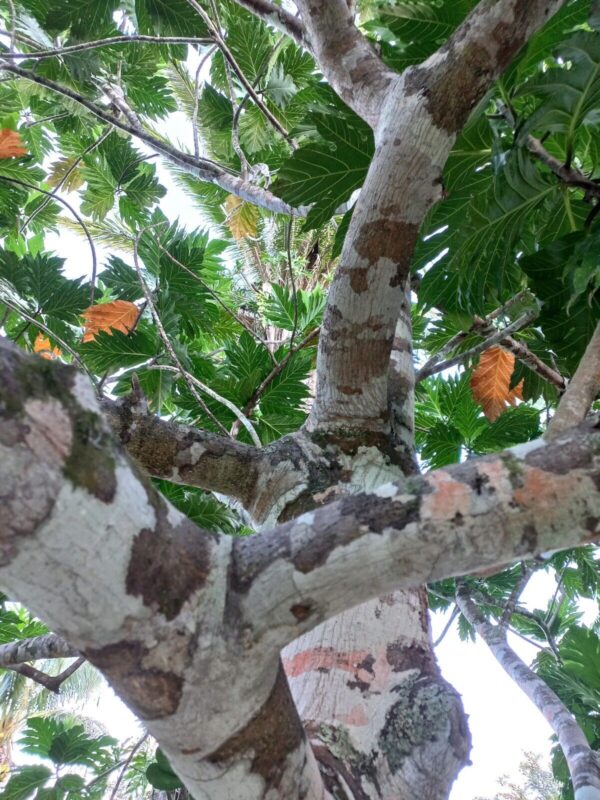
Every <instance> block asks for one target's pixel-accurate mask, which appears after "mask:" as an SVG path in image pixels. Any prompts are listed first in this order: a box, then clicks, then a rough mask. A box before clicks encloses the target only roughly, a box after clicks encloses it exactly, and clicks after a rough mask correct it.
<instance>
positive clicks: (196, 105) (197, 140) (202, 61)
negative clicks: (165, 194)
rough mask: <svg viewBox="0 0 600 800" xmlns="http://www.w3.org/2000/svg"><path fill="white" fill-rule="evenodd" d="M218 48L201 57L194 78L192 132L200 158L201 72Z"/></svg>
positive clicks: (195, 149) (196, 154) (195, 152)
mask: <svg viewBox="0 0 600 800" xmlns="http://www.w3.org/2000/svg"><path fill="white" fill-rule="evenodd" d="M216 49H217V46H216V45H213V47H211V48H210V50H209V51H208V52H207V53H206V54H205V55H204V56H203V57H202V58H201V59H200V63H199V64H198V68H197V69H196V78H195V80H194V112H193V114H192V134H193V137H194V155H195V156H196V158H200V137H199V135H198V111H199V108H200V103H199V100H200V97H199V94H200V73H201V72H202V68H203V67H204V65H205V64H206V62H207V61H208V59H209V58H210V57H211V56H212V54H213V53H214V52H215V50H216Z"/></svg>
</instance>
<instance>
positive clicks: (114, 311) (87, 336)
mask: <svg viewBox="0 0 600 800" xmlns="http://www.w3.org/2000/svg"><path fill="white" fill-rule="evenodd" d="M139 313H140V311H139V308H138V307H137V306H136V305H135V303H130V302H129V301H128V300H113V301H112V302H110V303H101V304H100V305H96V306H90V307H89V308H86V310H85V311H84V312H83V313H82V315H81V316H82V317H83V318H84V320H85V325H84V333H83V341H84V342H93V341H94V339H95V338H96V334H97V333H100V331H105V332H106V333H109V334H111V335H112V332H113V331H120V332H121V333H129V331H130V330H131V329H132V328H133V326H134V325H135V323H136V322H137V318H138V315H139Z"/></svg>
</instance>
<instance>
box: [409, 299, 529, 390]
mask: <svg viewBox="0 0 600 800" xmlns="http://www.w3.org/2000/svg"><path fill="white" fill-rule="evenodd" d="M538 313H539V312H538V310H537V309H535V310H530V311H526V312H525V313H524V314H522V315H521V316H520V317H519V318H518V319H516V320H515V321H514V322H511V324H510V325H507V326H506V328H502V330H498V331H495V332H494V333H492V334H491V335H490V336H489V337H488V338H487V339H485V340H484V341H483V342H479V344H476V345H475V346H474V347H471V348H470V349H469V350H465V352H464V353H459V355H457V356H454V357H453V358H450V359H448V360H447V361H442V362H439V363H435V364H430V363H429V362H428V363H427V364H425V366H424V367H423V368H422V369H420V370H419V372H418V373H417V375H416V382H417V383H419V382H420V381H422V380H424V379H425V378H428V377H430V376H431V375H435V374H436V373H438V372H442V371H443V370H445V369H449V368H450V367H454V366H456V365H457V364H460V363H462V362H463V361H467V360H469V359H471V358H474V357H475V356H477V355H479V354H480V353H482V352H483V351H484V350H487V349H488V348H490V347H493V346H494V345H497V344H500V343H501V342H502V340H503V339H504V338H506V337H507V336H509V335H510V334H511V333H515V332H516V331H520V330H521V329H522V328H526V327H527V326H528V325H530V324H531V323H532V322H533V320H534V319H535V318H536V317H537V316H538Z"/></svg>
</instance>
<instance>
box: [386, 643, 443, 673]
mask: <svg viewBox="0 0 600 800" xmlns="http://www.w3.org/2000/svg"><path fill="white" fill-rule="evenodd" d="M385 657H386V659H387V662H388V664H389V665H390V666H391V668H392V672H406V671H407V670H409V669H416V670H418V671H419V672H420V673H421V674H423V675H437V674H438V670H437V667H436V663H435V659H434V657H433V653H432V652H431V650H429V649H427V648H425V647H420V646H419V645H416V644H411V645H406V644H405V643H403V642H391V643H390V644H388V646H387V648H386V652H385Z"/></svg>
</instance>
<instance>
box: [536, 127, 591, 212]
mask: <svg viewBox="0 0 600 800" xmlns="http://www.w3.org/2000/svg"><path fill="white" fill-rule="evenodd" d="M527 147H528V148H529V150H530V151H531V152H532V153H533V155H535V156H536V157H537V158H538V159H539V160H540V161H541V162H542V163H544V164H545V165H546V166H547V167H548V168H549V169H550V170H551V171H552V172H553V173H554V174H555V175H556V176H557V177H559V178H560V179H561V181H562V182H563V183H566V184H567V186H577V187H578V188H580V189H585V191H586V194H587V195H588V196H590V197H597V198H600V184H599V183H597V182H596V181H593V180H592V179H591V178H586V177H585V175H584V174H583V173H582V172H580V171H579V170H577V169H573V168H572V167H569V166H567V165H565V164H563V163H562V162H561V161H559V160H558V158H555V157H554V156H553V155H551V154H550V153H549V152H548V151H547V150H546V148H545V147H544V145H543V144H542V142H541V141H540V140H539V139H536V138H535V137H534V136H528V137H527Z"/></svg>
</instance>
